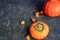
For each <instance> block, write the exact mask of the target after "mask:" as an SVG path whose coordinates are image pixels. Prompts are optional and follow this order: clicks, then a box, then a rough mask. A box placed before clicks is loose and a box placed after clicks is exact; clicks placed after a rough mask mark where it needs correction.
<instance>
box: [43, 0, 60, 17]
mask: <svg viewBox="0 0 60 40" xmlns="http://www.w3.org/2000/svg"><path fill="white" fill-rule="evenodd" d="M43 12H44V13H45V14H46V15H47V16H50V17H56V16H59V15H60V1H59V0H48V1H47V2H46V3H45V4H44V5H43Z"/></svg>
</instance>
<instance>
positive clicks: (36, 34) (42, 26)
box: [29, 22, 49, 40]
mask: <svg viewBox="0 0 60 40" xmlns="http://www.w3.org/2000/svg"><path fill="white" fill-rule="evenodd" d="M29 33H30V35H31V37H33V38H34V39H37V40H41V39H44V38H45V37H46V36H47V35H48V33H49V27H48V25H47V24H46V23H44V22H35V23H33V24H32V25H31V26H30V28H29Z"/></svg>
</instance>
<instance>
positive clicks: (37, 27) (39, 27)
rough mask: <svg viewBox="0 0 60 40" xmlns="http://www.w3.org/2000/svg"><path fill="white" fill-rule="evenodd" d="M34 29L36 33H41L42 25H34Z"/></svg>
mask: <svg viewBox="0 0 60 40" xmlns="http://www.w3.org/2000/svg"><path fill="white" fill-rule="evenodd" d="M35 29H36V30H38V31H42V30H43V25H42V24H40V23H39V24H37V25H35Z"/></svg>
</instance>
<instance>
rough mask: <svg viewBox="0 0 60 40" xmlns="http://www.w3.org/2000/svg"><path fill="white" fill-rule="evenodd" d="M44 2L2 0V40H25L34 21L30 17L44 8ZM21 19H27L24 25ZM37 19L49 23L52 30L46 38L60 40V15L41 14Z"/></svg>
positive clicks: (0, 27)
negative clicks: (52, 16)
mask: <svg viewBox="0 0 60 40" xmlns="http://www.w3.org/2000/svg"><path fill="white" fill-rule="evenodd" d="M44 2H46V0H0V40H25V36H26V35H27V34H28V28H29V26H30V24H31V23H32V22H31V21H30V18H31V17H34V15H33V14H34V12H36V11H37V10H41V9H42V5H43V4H44ZM35 18H36V17H35ZM21 20H25V21H26V24H25V25H24V26H22V25H20V21H21ZM36 20H37V21H43V22H45V23H47V24H48V25H49V28H50V32H49V35H48V36H47V37H46V38H45V39H44V40H60V17H55V18H50V17H47V16H45V15H41V16H40V17H39V18H36ZM31 40H34V39H33V38H31Z"/></svg>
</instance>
